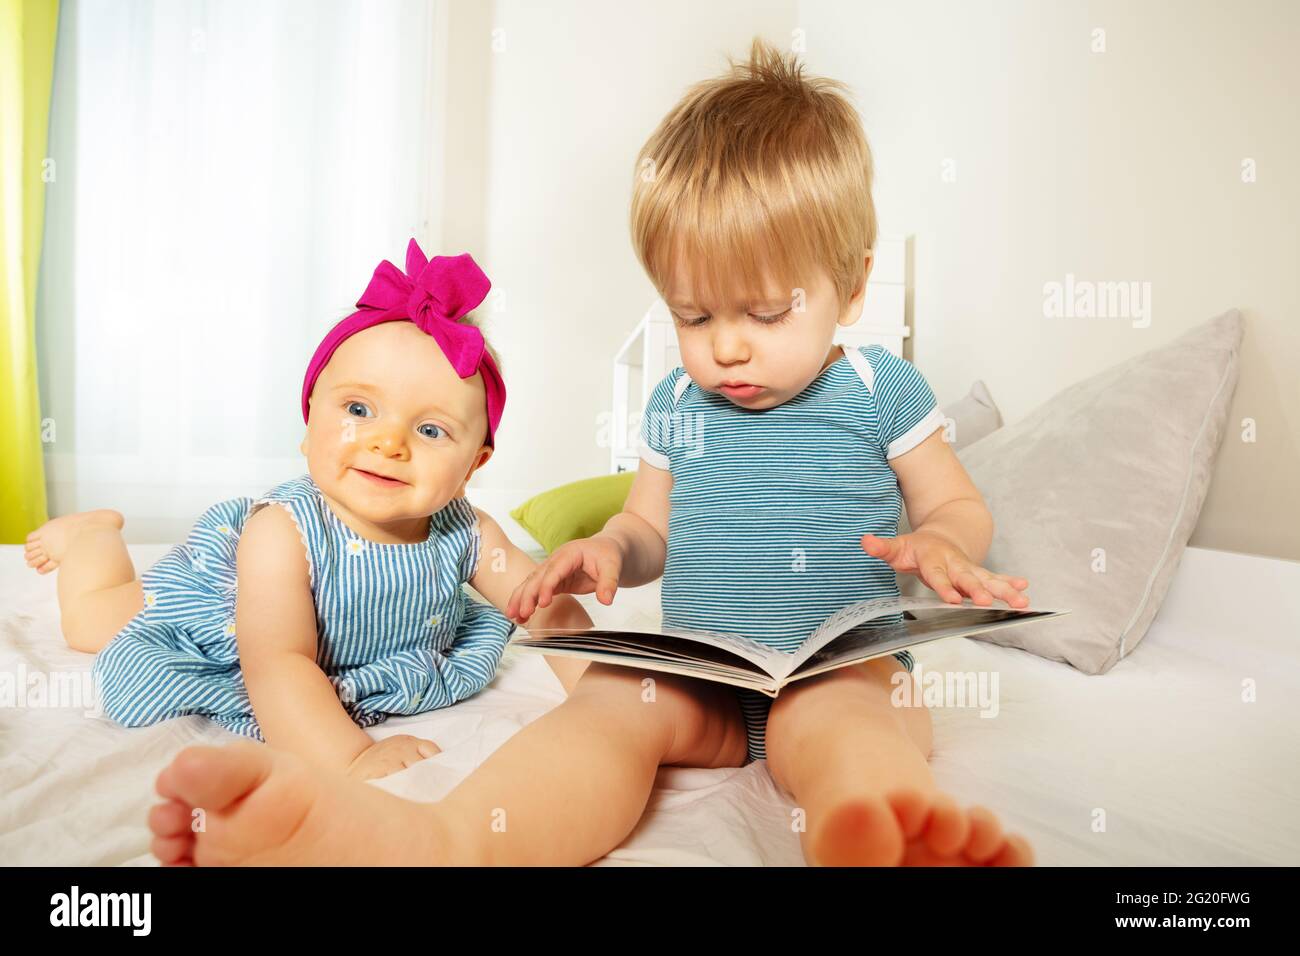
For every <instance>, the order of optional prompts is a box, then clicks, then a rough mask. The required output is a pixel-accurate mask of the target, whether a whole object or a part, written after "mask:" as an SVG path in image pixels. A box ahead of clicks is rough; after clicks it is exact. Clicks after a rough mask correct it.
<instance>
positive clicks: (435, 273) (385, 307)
mask: <svg viewBox="0 0 1300 956" xmlns="http://www.w3.org/2000/svg"><path fill="white" fill-rule="evenodd" d="M491 288H492V283H491V282H489V281H488V277H487V276H486V275H484V274H483V270H482V269H480V268H479V267H478V264H477V263H476V262H475V261H474V260H473V259H472V258H471V257H470V255H469V253H463V254H461V255H459V256H434V257H433V258H432V259H426V258H425V257H424V253H423V252H422V251H421V250H420V247H419V245H418V244H417V243H416V241H415V240H414V239H412V240H411V242H410V245H408V246H407V247H406V272H405V273H403V272H401V271H400V270H399V269H398V268H397V266H395V265H393V264H392V263H391V262H389V261H388V260H387V259H385V260H384V261H383V262H381V263H379V265H378V266H377V267H376V268H375V274H374V275H373V276H371V278H370V285H368V286H366V291H365V292H364V293H362V295H361V298H360V299H358V300H357V308H358V311H356V312H353V313H352V314H351V315H349V316H348V317H347V318H346V319H344V320H343V321H342V322H340V323H339V324H338V325H336V326H334V328H332V329H331V330H330V332H329V334H328V335H326V336H325V338H324V340H323V341H322V342H321V344H320V345H319V346H317V347H316V354H315V355H313V356H312V357H311V362H310V363H309V364H308V365H307V375H306V377H305V378H304V379H303V382H302V420H303V421H304V422H305V421H307V412H308V407H309V402H308V399H309V398H310V397H311V390H312V387H313V386H315V384H316V379H317V378H318V377H319V376H320V373H321V370H322V369H323V368H325V365H326V363H327V362H329V360H330V356H331V355H333V354H334V350H335V349H337V348H338V347H339V346H340V345H342V344H343V341H344V340H345V339H347V338H348V337H349V336H353V335H356V334H357V333H358V332H360V331H361V330H362V329H368V328H370V327H371V326H372V325H379V324H380V323H381V322H397V321H400V320H403V319H409V320H410V321H412V322H414V323H415V324H416V325H417V326H418V327H419V328H420V330H421V331H423V332H425V333H427V334H428V335H431V336H433V339H434V341H435V342H437V343H438V346H439V348H441V349H442V353H443V354H444V355H446V356H447V360H448V361H449V362H451V365H452V368H454V369H455V370H456V374H457V375H459V376H460V377H461V378H469V377H471V376H472V375H474V373H475V372H482V373H483V387H484V389H485V390H486V392H487V419H488V428H487V444H489V445H491V446H492V447H493V448H495V447H496V442H495V436H496V430H497V425H498V424H500V422H501V412H502V411H503V410H504V409H505V405H506V385H505V382H504V381H502V379H501V372H500V370H499V369H498V368H497V364H496V362H494V361H492V356H491V355H490V354H489V353H488V350H487V343H485V342H484V341H483V333H482V332H480V331H479V330H478V329H476V328H475V327H474V326H472V325H466V324H465V323H463V322H461V321H460V320H461V319H462V318H464V317H465V316H466V315H468V314H469V313H470V312H471V311H473V310H474V309H475V308H477V307H478V305H479V304H480V303H481V302H482V301H483V299H484V298H485V297H486V296H487V294H488V290H489V289H491Z"/></svg>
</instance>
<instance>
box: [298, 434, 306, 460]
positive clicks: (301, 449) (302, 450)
mask: <svg viewBox="0 0 1300 956" xmlns="http://www.w3.org/2000/svg"><path fill="white" fill-rule="evenodd" d="M298 450H299V451H300V452H302V456H303V457H304V458H306V457H307V433H306V432H303V434H302V444H300V445H299V446H298Z"/></svg>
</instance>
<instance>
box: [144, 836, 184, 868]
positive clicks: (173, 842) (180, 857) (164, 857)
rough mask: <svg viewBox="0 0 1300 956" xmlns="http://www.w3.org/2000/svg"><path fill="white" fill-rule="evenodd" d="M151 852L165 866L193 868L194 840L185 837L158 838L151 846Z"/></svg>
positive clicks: (155, 838)
mask: <svg viewBox="0 0 1300 956" xmlns="http://www.w3.org/2000/svg"><path fill="white" fill-rule="evenodd" d="M149 852H151V853H152V854H153V855H154V856H156V857H157V858H158V862H159V863H161V864H162V865H163V866H192V865H193V864H194V838H193V837H192V836H190V835H189V834H188V833H187V834H185V835H183V836H175V837H160V836H156V837H154V838H153V840H152V841H151V842H150V844H149Z"/></svg>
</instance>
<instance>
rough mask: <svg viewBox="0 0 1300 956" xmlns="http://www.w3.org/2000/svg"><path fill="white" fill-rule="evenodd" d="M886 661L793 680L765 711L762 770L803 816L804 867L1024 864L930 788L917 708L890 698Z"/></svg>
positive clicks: (979, 813) (892, 666)
mask: <svg viewBox="0 0 1300 956" xmlns="http://www.w3.org/2000/svg"><path fill="white" fill-rule="evenodd" d="M899 672H901V673H902V674H903V675H905V677H906V679H907V680H911V679H912V677H911V675H910V674H908V673H907V670H906V668H904V667H903V666H902V665H901V664H900V663H899V662H898V661H897V660H895V659H894V658H892V657H886V658H879V659H877V660H873V661H868V662H866V663H865V664H863V665H860V666H856V667H845V668H841V669H839V670H836V671H832V672H830V673H829V674H824V675H822V676H821V677H815V678H809V679H808V680H806V681H800V682H798V683H796V684H794V685H792V686H791V687H790V688H788V689H787V690H786V691H785V692H783V693H782V694H781V696H780V697H778V698H777V699H776V701H775V702H774V703H773V704H772V710H771V714H770V715H769V717H768V724H767V759H768V769H769V770H770V771H771V773H772V776H773V777H774V779H775V780H776V781H777V783H779V784H780V785H781V786H782V787H784V788H785V789H786V790H788V791H789V792H790V793H791V794H792V795H793V796H794V798H795V802H796V805H797V806H798V807H800V808H801V809H802V810H803V811H804V813H805V815H806V816H805V820H806V826H805V829H804V831H803V832H802V834H801V839H802V841H803V848H804V856H805V858H806V859H807V860H808V862H809V863H813V864H832V865H833V864H840V865H843V864H849V865H864V864H865V865H882V864H884V865H897V864H899V863H906V864H912V865H921V866H931V865H963V864H964V865H983V864H988V863H996V864H1000V865H1028V864H1029V863H1030V862H1031V861H1032V854H1031V852H1030V850H1029V846H1028V844H1027V843H1025V841H1024V840H1023V839H1021V838H1020V837H1014V836H1013V837H1007V836H1006V835H1005V834H1003V832H1002V828H1001V826H1000V825H999V824H998V821H997V818H996V817H994V816H993V814H992V813H990V812H989V811H988V810H985V809H983V808H982V807H972V808H970V809H969V810H962V809H961V808H960V807H959V806H958V805H957V804H956V802H955V801H953V800H952V798H950V797H947V796H946V795H944V794H941V793H939V792H938V791H937V790H936V789H935V785H934V779H933V777H932V776H931V774H930V768H929V765H928V763H927V758H928V757H929V754H930V743H931V724H930V714H929V711H928V710H927V709H926V708H925V707H924V706H923V705H920V704H918V705H916V706H913V707H898V706H895V705H894V703H893V702H892V700H891V694H892V692H893V690H894V688H895V686H896V684H895V683H894V682H893V680H892V678H893V675H894V674H896V673H899Z"/></svg>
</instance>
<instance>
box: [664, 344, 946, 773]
mask: <svg viewBox="0 0 1300 956" xmlns="http://www.w3.org/2000/svg"><path fill="white" fill-rule="evenodd" d="M842 348H843V352H844V355H843V357H841V358H838V359H837V360H836V361H835V362H834V363H833V364H831V365H830V366H829V367H828V368H826V369H825V370H823V371H822V373H821V374H820V375H819V376H818V377H817V378H816V379H814V380H813V381H812V383H811V384H809V386H808V387H807V388H806V389H804V390H803V391H802V392H800V393H799V394H798V395H796V396H795V397H794V398H792V399H790V400H789V401H787V402H785V403H783V404H781V405H778V406H776V407H774V408H769V409H763V410H751V409H746V408H742V407H741V406H739V405H736V404H734V403H732V402H731V401H730V400H729V399H728V398H726V396H724V395H720V394H717V393H715V392H707V391H704V390H703V389H701V388H700V387H699V386H697V385H695V383H694V382H692V381H691V379H690V377H689V376H688V375H687V374H686V371H685V369H682V368H676V369H674V370H673V371H672V372H670V373H669V374H668V375H667V376H665V377H664V378H663V380H662V381H660V382H659V383H658V384H657V385H656V386H655V388H654V390H653V391H652V392H651V395H650V398H649V400H648V401H647V403H646V410H645V413H644V417H643V419H642V422H641V428H640V436H639V438H640V442H639V452H640V456H641V458H642V460H644V461H645V462H646V463H648V464H649V465H651V466H653V467H655V468H661V469H665V470H668V471H671V472H672V478H673V486H672V493H671V496H670V505H671V510H670V512H669V518H668V557H667V562H666V564H665V566H664V574H663V583H662V602H663V623H664V625H665V626H667V627H685V628H697V629H702V630H714V631H727V632H731V633H736V634H741V635H744V636H746V637H749V638H752V639H754V640H756V641H760V642H762V643H764V644H767V645H769V646H771V647H776V648H779V649H780V650H782V651H786V652H793V651H794V650H796V649H798V648H799V646H800V645H801V644H802V643H803V641H804V639H805V638H806V637H807V636H808V635H809V634H810V633H811V632H812V631H813V630H814V629H815V628H816V627H817V625H818V624H820V623H821V622H822V621H823V620H824V619H825V618H827V617H829V616H830V615H831V614H832V613H833V612H835V611H837V610H839V609H840V608H842V607H845V606H846V605H849V604H853V603H855V602H857V601H863V600H866V599H868V598H879V597H888V596H896V595H897V594H898V593H899V592H898V580H897V578H896V576H895V574H894V571H893V569H892V568H890V567H889V565H887V564H886V563H885V562H884V561H881V560H880V559H879V558H873V557H871V556H870V555H868V554H867V553H866V552H865V551H863V550H862V545H861V538H862V535H864V534H866V533H868V532H869V533H871V534H876V535H882V536H884V537H893V536H894V535H896V534H897V533H898V520H899V516H900V514H901V512H902V495H901V493H900V491H899V487H898V481H897V478H896V477H895V475H894V472H893V469H892V468H890V466H889V463H888V461H889V459H891V458H896V457H898V456H899V455H902V454H903V453H904V452H907V451H910V450H911V449H913V448H915V447H916V446H917V445H919V444H920V443H921V442H922V441H924V440H925V439H926V438H927V437H929V435H930V434H931V433H932V432H934V430H935V429H936V428H939V427H941V426H942V424H943V413H942V412H941V411H940V409H939V408H938V406H937V405H936V403H935V399H934V394H933V392H931V390H930V386H929V385H928V384H927V383H926V381H925V379H924V378H923V377H922V376H921V374H920V372H918V371H917V370H916V368H915V367H913V366H912V364H911V363H910V362H907V361H906V360H904V359H901V358H899V357H898V356H896V355H894V354H893V353H892V352H890V351H888V350H887V349H885V348H883V347H882V346H878V345H872V346H868V347H861V348H859V347H852V346H843V347H842ZM895 656H896V657H897V658H898V659H899V660H900V661H901V662H902V663H903V665H904V666H905V667H907V669H908V670H909V671H910V670H911V669H912V658H911V655H910V654H908V653H907V652H906V651H903V652H901V653H899V654H896V655H895ZM736 693H737V695H738V696H739V698H740V706H741V712H742V714H743V715H744V719H745V728H746V734H747V737H748V757H747V760H746V762H747V763H748V762H749V761H752V760H759V759H763V758H764V757H766V746H765V743H766V728H767V714H768V711H769V710H770V708H771V704H772V700H771V698H769V697H768V696H766V695H765V694H762V693H760V692H758V691H754V690H749V689H747V688H737V689H736Z"/></svg>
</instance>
